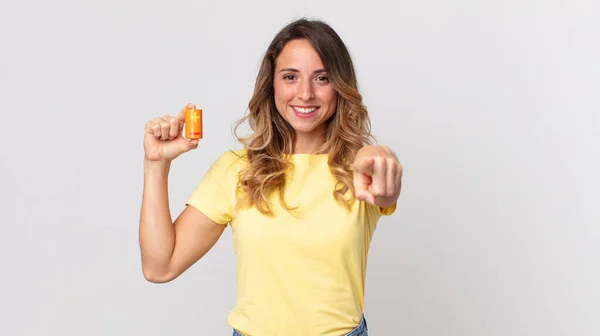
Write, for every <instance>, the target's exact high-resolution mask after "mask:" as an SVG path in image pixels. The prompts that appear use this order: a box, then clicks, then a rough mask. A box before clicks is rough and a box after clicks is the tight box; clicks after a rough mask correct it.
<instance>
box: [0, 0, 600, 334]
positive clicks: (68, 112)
mask: <svg viewBox="0 0 600 336" xmlns="http://www.w3.org/2000/svg"><path fill="white" fill-rule="evenodd" d="M599 7H600V6H599V5H598V2H596V1H592V0H588V1H585V0H572V1H566V0H565V1H555V0H546V1H541V0H540V1H535V0H526V1H514V0H510V1H499V0H497V1H473V0H457V1H451V2H449V1H442V0H425V1H413V2H409V1H399V2H387V1H386V2H384V1H364V2H361V3H350V2H347V1H342V0H338V1H327V2H324V1H285V2H282V1H266V0H262V1H259V0H257V1H251V2H239V3H233V2H218V1H213V2H206V1H191V0H172V1H140V0H129V1H117V0H108V1H99V0H95V1H75V0H57V1H41V0H33V1H23V0H20V1H17V0H1V2H0V113H1V117H2V119H1V120H2V121H1V127H0V132H1V133H0V139H1V140H0V141H1V142H0V146H1V150H0V197H1V203H0V221H1V226H0V265H1V266H2V269H1V273H0V309H1V314H0V334H1V335H7V336H8V335H11V336H12V335H35V336H37V335H52V336H54V335H56V336H64V335H86V336H93V335H118V336H121V335H122V336H125V335H145V336H150V335H209V336H212V335H215V336H217V335H230V334H231V328H230V327H229V326H227V323H226V318H227V314H228V313H229V311H230V310H231V309H232V307H233V305H234V303H235V282H234V280H235V273H234V265H235V264H234V261H235V259H234V255H233V251H232V246H231V235H230V230H229V229H228V230H227V231H226V233H225V234H224V235H223V237H222V239H221V240H220V241H219V242H218V243H217V245H216V246H215V247H214V249H213V250H211V251H210V252H209V253H208V255H207V256H206V257H205V258H204V259H202V260H201V261H200V262H198V263H197V264H196V265H194V266H193V267H192V268H191V269H190V270H189V271H188V272H186V273H184V275H182V276H181V277H180V278H178V279H176V280H175V281H173V282H171V283H169V284H163V285H155V284H151V283H148V282H146V281H145V280H144V278H143V276H142V272H141V267H140V260H139V247H138V241H137V232H138V220H139V209H140V202H141V193H142V176H143V166H142V158H143V149H142V138H143V126H144V123H145V122H146V121H147V120H149V119H152V118H154V117H156V116H162V115H164V114H176V113H177V112H178V111H179V109H180V108H181V107H183V106H184V105H185V104H187V103H188V102H192V103H195V104H197V105H198V106H199V107H200V108H203V109H204V111H205V112H204V117H205V121H204V125H205V139H204V140H203V141H202V143H201V144H200V146H199V147H198V149H197V150H195V151H193V152H190V153H187V154H186V155H184V156H182V157H180V158H179V159H177V160H176V161H175V162H174V164H173V168H172V170H171V176H170V200H171V209H172V213H173V216H176V215H177V214H178V213H179V212H180V211H181V210H182V209H183V207H184V202H185V200H186V199H187V197H188V196H189V195H190V193H191V192H192V190H193V189H194V187H195V186H196V184H197V183H198V182H199V180H200V179H201V177H202V175H203V174H204V172H205V171H206V169H207V168H208V166H209V165H210V164H211V163H212V162H213V160H215V159H216V158H217V157H218V155H220V154H221V153H222V152H223V151H225V150H227V149H230V148H233V147H236V148H237V147H238V145H237V144H236V143H235V141H234V138H233V136H232V131H231V130H232V125H233V123H234V122H235V121H236V120H237V119H239V118H241V117H242V116H243V114H244V112H245V110H246V106H247V103H248V100H249V98H250V97H251V94H252V90H253V85H254V79H255V76H256V73H257V70H258V65H259V62H260V59H261V57H262V54H263V52H264V51H265V49H266V47H267V45H268V44H269V42H270V40H271V39H272V38H273V37H274V35H275V34H276V33H277V31H278V30H279V29H281V28H282V27H283V26H284V25H285V24H287V23H288V22H290V21H291V20H293V19H296V18H299V17H301V16H310V17H315V18H321V19H324V20H326V21H327V22H328V23H330V24H331V25H332V26H333V27H334V29H336V30H337V32H338V33H339V34H340V35H341V37H342V38H343V39H344V41H345V42H346V43H347V45H348V48H349V49H350V51H351V53H352V55H353V58H354V61H355V64H356V67H357V71H358V75H359V81H360V89H361V92H362V93H363V95H364V99H365V104H366V105H367V106H368V108H369V111H370V113H371V115H372V123H373V131H374V132H375V135H376V136H377V138H378V139H379V141H380V143H381V144H385V145H388V146H390V147H391V148H392V149H393V150H394V151H396V153H397V154H398V156H399V157H400V159H401V161H402V163H403V165H404V167H405V174H404V186H403V188H404V189H403V193H402V196H401V199H400V205H399V207H398V211H397V212H396V214H395V215H394V216H392V217H389V218H384V219H382V220H381V222H380V225H379V227H378V229H377V232H376V234H375V237H374V241H373V244H372V249H371V254H370V256H369V270H368V279H367V290H366V311H365V314H366V316H367V320H368V323H369V327H370V333H371V334H373V335H375V336H377V335H419V336H439V335H443V336H447V335H450V336H454V335H456V336H471V335H472V336H481V335H486V336H487V335H493V336H496V335H498V336H500V335H511V336H516V335H518V336H521V335H522V336H526V335H527V336H530V335H540V336H542V335H543V336H551V335H565V336H566V335H569V336H571V335H573V336H587V335H589V336H592V335H598V334H600V318H599V317H600V244H599V240H600V228H599V226H600V225H599V224H600V216H599V210H598V203H599V200H600V197H598V195H597V193H598V190H599V187H600V183H599V182H600V181H599V180H600V179H599V177H598V172H599V171H600V150H599V147H600V146H599V144H600V99H599V98H598V97H599V92H600V85H599V84H600V81H599V78H600V66H599V62H598V60H600V42H599V41H600V23H599V21H598V12H599V9H600V8H599Z"/></svg>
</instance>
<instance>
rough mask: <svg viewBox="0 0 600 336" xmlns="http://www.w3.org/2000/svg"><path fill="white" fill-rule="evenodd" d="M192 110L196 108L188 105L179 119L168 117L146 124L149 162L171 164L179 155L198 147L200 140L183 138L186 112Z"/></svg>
mask: <svg viewBox="0 0 600 336" xmlns="http://www.w3.org/2000/svg"><path fill="white" fill-rule="evenodd" d="M190 108H196V106H195V105H194V104H188V105H187V106H185V107H184V108H183V109H181V111H180V112H179V114H178V115H177V117H172V116H168V115H167V116H164V117H162V118H155V119H153V120H150V121H148V122H147V123H146V126H145V135H144V152H145V155H146V160H147V161H162V162H170V161H172V160H174V159H175V158H176V157H178V156H179V155H181V154H183V153H185V152H188V151H190V150H192V149H195V148H196V147H198V140H196V139H185V138H184V137H183V126H184V124H185V110H186V109H190Z"/></svg>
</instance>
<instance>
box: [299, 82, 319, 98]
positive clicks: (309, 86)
mask: <svg viewBox="0 0 600 336" xmlns="http://www.w3.org/2000/svg"><path fill="white" fill-rule="evenodd" d="M298 91H299V92H298V98H300V99H302V100H305V101H308V100H311V99H313V98H315V92H314V90H313V83H312V81H310V80H305V81H302V82H301V84H300V87H299V88H298Z"/></svg>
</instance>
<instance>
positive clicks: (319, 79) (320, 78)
mask: <svg viewBox="0 0 600 336" xmlns="http://www.w3.org/2000/svg"><path fill="white" fill-rule="evenodd" d="M317 80H318V81H319V82H329V78H328V77H327V76H319V77H317Z"/></svg>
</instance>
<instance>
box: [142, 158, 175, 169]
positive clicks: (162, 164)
mask: <svg viewBox="0 0 600 336" xmlns="http://www.w3.org/2000/svg"><path fill="white" fill-rule="evenodd" d="M170 168H171V161H168V160H159V161H153V160H148V159H147V158H144V170H145V171H146V172H155V171H156V172H161V171H163V172H165V171H166V172H168V171H169V169H170Z"/></svg>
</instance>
